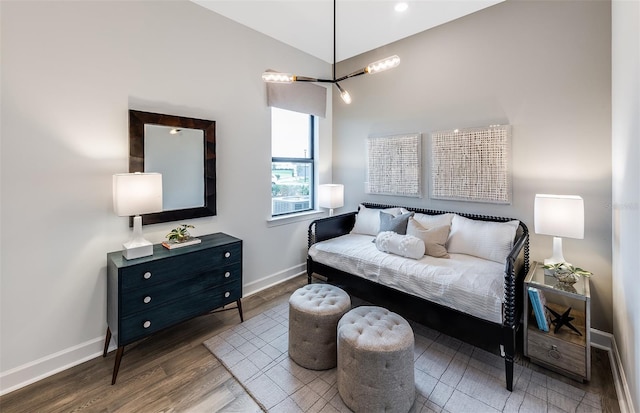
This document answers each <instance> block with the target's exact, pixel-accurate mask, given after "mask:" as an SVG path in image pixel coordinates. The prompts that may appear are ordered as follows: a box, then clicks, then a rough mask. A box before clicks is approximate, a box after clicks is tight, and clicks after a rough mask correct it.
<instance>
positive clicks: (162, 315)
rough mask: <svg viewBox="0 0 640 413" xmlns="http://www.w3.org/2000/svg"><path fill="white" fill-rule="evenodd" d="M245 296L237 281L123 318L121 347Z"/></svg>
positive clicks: (119, 339) (119, 343) (119, 337)
mask: <svg viewBox="0 0 640 413" xmlns="http://www.w3.org/2000/svg"><path fill="white" fill-rule="evenodd" d="M241 296H242V285H241V281H240V280H237V281H233V282H230V283H227V284H223V285H221V286H218V287H214V288H211V289H208V290H203V291H200V292H198V293H195V294H192V295H190V296H185V297H182V298H180V299H178V300H175V301H171V302H168V303H165V304H164V305H161V306H156V307H151V308H149V309H148V310H144V311H140V312H137V313H134V314H132V315H130V316H127V317H122V318H121V320H120V329H119V331H120V334H119V336H118V346H122V345H126V344H128V343H131V342H133V341H135V340H138V339H140V338H143V337H146V336H148V335H149V334H151V333H154V332H156V331H159V330H162V329H163V328H166V327H170V326H172V325H175V324H177V323H179V322H181V321H184V320H187V319H190V318H192V317H195V316H197V315H200V314H204V313H206V312H207V311H210V310H213V309H216V308H219V307H222V306H223V305H226V304H229V303H232V302H235V301H237V300H239V299H240V298H241Z"/></svg>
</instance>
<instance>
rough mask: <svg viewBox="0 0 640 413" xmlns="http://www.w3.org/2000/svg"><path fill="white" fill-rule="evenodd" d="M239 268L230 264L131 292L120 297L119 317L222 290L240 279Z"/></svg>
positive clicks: (177, 277)
mask: <svg viewBox="0 0 640 413" xmlns="http://www.w3.org/2000/svg"><path fill="white" fill-rule="evenodd" d="M241 268H242V267H241V266H240V264H232V265H228V266H226V267H220V268H216V269H214V270H212V271H207V272H203V273H199V274H189V275H188V276H185V277H181V276H180V275H177V276H176V277H175V280H172V282H167V283H164V284H155V285H150V286H148V287H143V288H138V289H134V290H131V291H129V292H128V293H127V294H126V295H122V296H121V297H120V300H121V302H120V312H121V315H122V316H123V317H126V316H128V315H130V314H133V313H136V312H138V311H145V310H148V309H151V308H154V307H157V306H160V305H165V303H167V302H169V301H175V300H176V299H179V298H182V297H185V296H191V295H193V294H197V293H199V292H200V291H203V290H207V289H210V288H213V287H217V286H220V288H223V287H222V286H223V285H224V284H228V283H231V282H233V281H238V280H240V279H241V277H242V269H241Z"/></svg>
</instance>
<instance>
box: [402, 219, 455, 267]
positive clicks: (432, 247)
mask: <svg viewBox="0 0 640 413" xmlns="http://www.w3.org/2000/svg"><path fill="white" fill-rule="evenodd" d="M449 229H450V226H449V225H442V226H440V227H433V228H429V229H427V228H425V227H423V226H422V225H421V224H420V223H419V222H418V221H417V220H416V219H414V218H409V222H408V223H407V235H411V236H414V237H416V238H420V239H421V240H422V242H424V254H425V255H430V256H432V257H436V258H449V254H448V253H447V248H446V244H447V239H448V238H449Z"/></svg>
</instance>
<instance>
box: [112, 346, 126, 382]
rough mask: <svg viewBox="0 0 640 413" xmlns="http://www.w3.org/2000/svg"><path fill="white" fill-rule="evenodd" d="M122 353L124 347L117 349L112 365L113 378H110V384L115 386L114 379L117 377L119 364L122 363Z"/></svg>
mask: <svg viewBox="0 0 640 413" xmlns="http://www.w3.org/2000/svg"><path fill="white" fill-rule="evenodd" d="M123 353H124V346H122V347H118V351H116V361H115V364H114V365H113V377H112V378H111V384H112V385H113V384H116V377H118V370H119V369H120V362H121V361H122V354H123Z"/></svg>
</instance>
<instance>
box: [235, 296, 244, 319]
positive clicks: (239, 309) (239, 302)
mask: <svg viewBox="0 0 640 413" xmlns="http://www.w3.org/2000/svg"><path fill="white" fill-rule="evenodd" d="M236 303H237V304H238V312H239V313H240V322H241V323H242V322H244V316H243V315H242V302H241V301H240V299H239V298H238V301H236Z"/></svg>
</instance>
